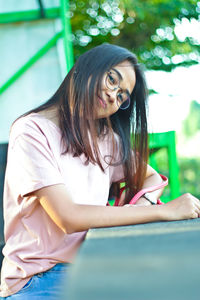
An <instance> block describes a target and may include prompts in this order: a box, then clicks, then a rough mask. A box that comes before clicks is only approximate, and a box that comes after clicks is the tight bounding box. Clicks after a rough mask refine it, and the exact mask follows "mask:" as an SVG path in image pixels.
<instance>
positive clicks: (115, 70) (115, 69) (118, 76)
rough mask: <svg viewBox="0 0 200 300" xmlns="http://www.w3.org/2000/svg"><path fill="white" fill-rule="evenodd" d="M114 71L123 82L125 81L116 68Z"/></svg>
mask: <svg viewBox="0 0 200 300" xmlns="http://www.w3.org/2000/svg"><path fill="white" fill-rule="evenodd" d="M113 70H114V71H115V72H116V73H117V75H118V77H119V79H120V80H122V79H123V77H122V74H121V73H120V72H119V71H118V70H117V69H115V68H113Z"/></svg>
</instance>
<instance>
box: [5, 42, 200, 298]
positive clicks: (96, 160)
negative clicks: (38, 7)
mask: <svg viewBox="0 0 200 300" xmlns="http://www.w3.org/2000/svg"><path fill="white" fill-rule="evenodd" d="M146 98H147V92H146V84H145V80H144V77H143V74H142V71H141V69H140V66H139V65H138V63H137V59H136V57H135V56H134V55H133V54H132V53H131V52H129V51H128V50H126V49H124V48H121V47H118V46H114V45H109V44H103V45H100V46H98V47H96V48H94V49H92V50H90V51H88V52H86V53H85V54H83V55H82V56H81V57H79V59H78V60H77V62H76V64H75V65H74V67H73V68H72V69H71V71H70V72H69V73H68V75H67V76H66V78H65V79H64V81H63V83H62V84H61V86H60V87H59V89H58V90H57V92H56V93H55V95H54V96H53V97H52V98H51V99H50V100H49V101H47V102H46V103H45V104H43V105H42V106H40V107H38V108H36V109H34V110H32V111H31V112H28V113H26V114H25V115H23V116H22V117H20V118H19V119H17V120H16V121H15V122H14V124H13V125H12V128H11V133H10V140H9V150H8V163H7V169H6V176H5V187H4V215H5V241H6V245H5V247H4V249H3V254H4V256H5V258H4V260H3V265H2V270H1V296H2V297H4V298H3V299H5V298H6V299H10V300H12V299H13V300H14V299H18V300H19V299H23V300H27V299H28V300H30V299H31V300H35V299H40V300H42V299H47V298H48V299H50V300H53V299H59V296H58V295H59V291H60V288H61V286H62V282H63V279H64V278H66V276H67V269H68V267H69V265H70V263H72V262H73V261H74V257H75V255H76V252H77V250H78V249H79V247H80V245H81V243H82V241H83V239H84V237H85V234H86V232H87V230H88V229H90V228H93V227H106V226H118V225H128V224H138V223H146V222H153V221H163V220H180V219H188V218H197V217H198V216H199V214H200V204H199V200H198V199H196V198H195V197H193V196H192V195H190V194H185V195H182V196H181V197H179V198H177V199H175V200H173V201H171V202H169V203H167V204H163V205H151V203H150V202H149V201H148V200H147V199H145V198H143V197H141V198H140V199H139V200H138V202H137V203H136V205H131V206H129V205H126V204H128V203H129V201H130V199H131V198H132V197H133V196H134V194H135V193H136V192H137V191H139V190H140V189H141V188H142V187H148V186H152V185H155V184H158V183H160V182H161V181H162V179H161V178H160V176H159V174H157V173H156V172H155V170H153V169H152V168H151V167H150V166H148V165H147V158H148V157H147V156H148V155H147V154H148V153H147V152H148V151H147V121H146ZM131 131H132V132H133V147H132V146H131V141H130V132H131ZM120 181H125V182H126V185H127V192H126V194H125V197H123V199H121V202H120V206H118V207H112V206H106V204H107V200H108V197H109V193H112V195H118V191H119V183H120ZM161 194H162V190H157V191H155V192H152V197H154V199H155V200H157V199H158V198H159V197H160V195H161Z"/></svg>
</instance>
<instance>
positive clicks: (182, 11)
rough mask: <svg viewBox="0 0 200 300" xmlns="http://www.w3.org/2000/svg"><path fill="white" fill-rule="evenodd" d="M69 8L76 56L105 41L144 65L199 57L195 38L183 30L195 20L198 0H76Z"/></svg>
mask: <svg viewBox="0 0 200 300" xmlns="http://www.w3.org/2000/svg"><path fill="white" fill-rule="evenodd" d="M70 14H71V24H72V30H73V43H74V46H75V47H74V52H75V58H77V57H78V56H79V55H80V54H82V53H83V52H85V51H86V50H88V49H90V48H92V47H94V46H96V45H99V44H101V43H103V42H109V43H113V44H118V45H120V46H124V47H126V48H128V49H130V50H131V51H133V52H134V53H136V55H137V56H138V58H139V61H140V62H142V63H144V64H145V66H146V68H147V69H154V70H166V71H170V70H172V69H173V68H174V67H176V66H180V65H182V66H183V65H184V66H189V65H191V64H195V63H198V62H199V53H200V45H199V39H198V37H195V36H194V35H192V34H190V33H191V32H192V30H191V32H190V33H187V32H185V30H184V28H185V27H184V25H188V26H193V25H194V24H195V22H197V21H199V19H200V2H199V1H196V0H187V1H182V0H175V1H168V0H148V1H147V0H124V1H118V0H106V1H97V0H89V1H86V0H77V1H70ZM181 26H182V27H181ZM180 28H182V31H181V33H180V30H178V29H180ZM191 28H193V27H191Z"/></svg>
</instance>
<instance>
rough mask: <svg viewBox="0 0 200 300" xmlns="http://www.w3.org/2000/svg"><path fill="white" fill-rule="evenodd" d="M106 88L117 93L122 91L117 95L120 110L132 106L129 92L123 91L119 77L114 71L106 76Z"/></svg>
mask: <svg viewBox="0 0 200 300" xmlns="http://www.w3.org/2000/svg"><path fill="white" fill-rule="evenodd" d="M105 83H106V87H107V88H108V89H109V90H111V91H115V90H117V89H120V92H118V93H117V105H118V107H119V108H120V109H127V108H128V107H129V106H130V94H129V93H128V92H127V91H123V90H122V89H121V87H120V86H119V84H120V79H119V75H118V74H117V72H115V71H114V70H112V71H109V72H107V76H106V80H105Z"/></svg>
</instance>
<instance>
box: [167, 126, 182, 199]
mask: <svg viewBox="0 0 200 300" xmlns="http://www.w3.org/2000/svg"><path fill="white" fill-rule="evenodd" d="M168 134H169V140H170V142H169V146H168V158H169V170H170V178H169V179H170V187H171V196H172V199H174V198H177V197H179V196H180V182H179V167H178V162H177V157H176V137H175V131H170V132H168Z"/></svg>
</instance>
